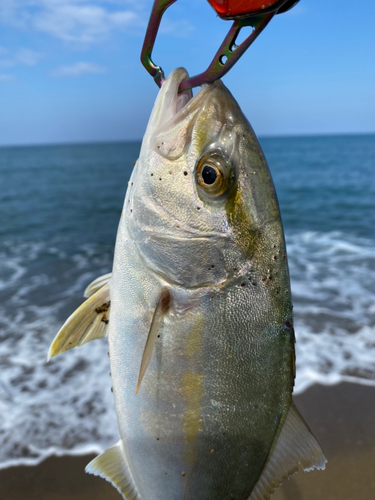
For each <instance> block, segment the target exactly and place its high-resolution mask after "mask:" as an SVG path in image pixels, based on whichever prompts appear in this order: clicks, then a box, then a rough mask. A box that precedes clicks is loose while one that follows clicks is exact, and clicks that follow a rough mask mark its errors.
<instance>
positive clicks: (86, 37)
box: [0, 0, 144, 44]
mask: <svg viewBox="0 0 375 500" xmlns="http://www.w3.org/2000/svg"><path fill="white" fill-rule="evenodd" d="M110 3H112V2H106V1H103V0H101V1H100V0H91V1H90V0H87V1H86V0H0V23H1V22H2V23H3V24H7V25H11V26H14V27H19V28H20V27H23V28H24V29H33V30H36V31H39V32H42V33H46V34H48V35H50V36H53V37H55V38H58V39H60V40H62V41H64V42H67V43H75V44H77V43H79V44H92V43H95V42H100V41H102V40H103V39H105V38H106V37H108V35H109V34H110V32H111V31H112V30H114V29H123V28H126V27H130V26H135V27H139V26H141V25H143V24H144V20H142V18H141V17H140V16H138V14H137V12H136V9H137V7H135V6H132V10H117V11H116V10H114V9H113V6H111V7H109V4H110ZM115 3H116V2H115ZM120 8H121V7H120ZM138 10H139V8H138Z"/></svg>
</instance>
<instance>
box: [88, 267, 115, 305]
mask: <svg viewBox="0 0 375 500" xmlns="http://www.w3.org/2000/svg"><path fill="white" fill-rule="evenodd" d="M111 276H112V273H108V274H103V276H99V278H96V279H95V280H94V281H93V282H92V283H90V284H89V286H88V287H87V288H86V290H85V293H84V294H83V296H84V297H86V299H88V298H89V297H91V295H94V293H96V292H97V291H98V290H100V289H101V288H102V287H103V286H104V285H106V284H107V283H109V280H110V279H111Z"/></svg>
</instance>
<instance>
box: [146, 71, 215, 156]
mask: <svg viewBox="0 0 375 500" xmlns="http://www.w3.org/2000/svg"><path fill="white" fill-rule="evenodd" d="M188 76H189V75H188V73H187V71H186V70H185V69H184V68H177V69H175V70H174V71H172V73H171V74H170V75H169V76H168V78H167V79H166V80H165V81H164V83H163V85H162V87H161V89H160V91H159V95H158V97H157V99H156V102H155V106H154V109H153V111H152V114H151V117H150V121H149V125H148V127H147V130H146V134H145V137H144V143H148V144H149V146H150V147H151V150H153V151H155V152H156V153H158V154H160V155H161V156H163V157H164V158H165V159H167V160H177V159H178V158H179V157H180V156H181V155H182V154H183V153H184V151H185V150H186V148H187V146H188V145H189V143H190V141H191V137H192V133H193V129H194V126H195V123H196V120H197V118H198V116H199V115H200V113H201V112H202V111H203V110H204V109H205V106H206V104H207V103H208V102H209V101H210V99H209V95H211V94H212V93H213V91H214V89H216V87H217V86H218V85H220V82H214V83H210V84H204V85H203V86H202V87H201V89H200V90H199V91H198V92H197V93H196V94H195V96H193V93H192V91H191V89H189V90H185V91H183V92H179V87H180V83H181V82H182V81H183V80H184V79H186V78H187V77H188Z"/></svg>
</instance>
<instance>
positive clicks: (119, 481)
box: [85, 440, 141, 500]
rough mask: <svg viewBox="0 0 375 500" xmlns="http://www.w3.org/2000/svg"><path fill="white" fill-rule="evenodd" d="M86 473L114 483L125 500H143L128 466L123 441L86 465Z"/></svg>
mask: <svg viewBox="0 0 375 500" xmlns="http://www.w3.org/2000/svg"><path fill="white" fill-rule="evenodd" d="M85 471H86V472H87V473H89V474H94V476H100V477H103V478H104V479H106V480H107V481H109V482H110V483H112V484H113V486H114V487H115V488H116V489H117V490H118V491H119V492H120V493H121V495H122V496H123V497H124V498H125V500H141V497H140V495H139V493H138V490H137V487H136V486H135V484H134V481H133V478H132V476H131V474H130V472H129V470H128V467H127V465H126V461H125V457H124V452H123V445H122V441H121V440H120V441H119V442H118V443H116V444H115V445H113V446H111V447H110V448H108V449H107V450H105V452H103V453H102V454H101V455H99V456H98V457H96V458H94V460H92V461H91V462H90V463H89V464H88V465H86V469H85Z"/></svg>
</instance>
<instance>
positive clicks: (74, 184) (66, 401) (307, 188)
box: [0, 135, 375, 468]
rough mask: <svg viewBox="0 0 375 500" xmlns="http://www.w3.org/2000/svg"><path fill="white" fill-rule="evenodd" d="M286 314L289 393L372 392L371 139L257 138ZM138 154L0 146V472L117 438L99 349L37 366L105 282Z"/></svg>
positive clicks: (118, 149) (374, 257) (374, 184)
mask: <svg viewBox="0 0 375 500" xmlns="http://www.w3.org/2000/svg"><path fill="white" fill-rule="evenodd" d="M260 142H261V144H262V147H263V149H264V152H265V155H266V158H267V160H268V163H269V166H270V169H271V172H272V175H273V179H274V182H275V185H276V190H277V194H278V198H279V202H280V207H281V213H282V218H283V224H284V230H285V234H286V240H287V248H288V258H289V266H290V271H291V291H292V295H293V303H294V315H295V330H296V338H297V344H296V351H297V378H296V387H295V392H296V393H301V392H303V391H304V390H306V389H307V388H308V387H309V386H311V385H312V384H315V383H320V384H336V383H339V382H341V381H349V382H356V383H359V384H367V385H375V250H374V249H375V232H374V226H375V175H374V172H375V135H366V136H365V135H363V136H359V135H358V136H349V135H348V136H326V137H288V138H263V139H261V141H260ZM139 149H140V143H139V142H134V143H113V144H82V145H62V146H35V147H3V148H0V186H1V190H0V221H1V224H0V468H4V467H9V466H11V465H17V464H35V463H38V462H40V461H41V460H42V459H44V458H45V457H47V456H49V455H52V454H55V455H64V454H80V453H87V452H100V451H102V450H103V449H105V448H106V447H108V446H109V445H110V444H113V443H114V442H116V441H117V440H118V428H117V422H116V415H115V411H114V405H113V399H112V393H111V381H110V377H109V360H108V357H107V351H108V349H107V341H106V339H100V340H96V341H95V342H91V343H89V344H87V345H84V346H82V347H80V348H79V349H74V350H73V351H70V352H69V353H65V354H63V355H61V356H58V357H57V358H55V359H53V360H52V361H51V362H50V363H48V364H47V363H46V357H47V351H48V348H49V345H50V343H51V341H52V340H53V338H54V336H55V335H56V333H57V331H58V330H59V328H60V326H61V325H62V324H63V323H64V321H65V320H66V318H67V317H68V316H69V314H70V313H72V312H73V311H74V310H75V309H76V307H77V306H78V305H79V304H80V303H81V302H82V301H83V297H82V294H83V290H84V289H85V287H86V286H87V284H88V283H90V281H91V280H93V279H94V278H96V277H97V276H99V275H101V274H105V273H107V272H110V271H111V263H112V258H113V249H114V244H115V237H116V231H117V225H118V221H119V217H120V213H121V209H122V203H123V199H124V195H125V190H126V187H127V182H128V179H129V176H130V173H131V171H132V168H133V163H134V161H135V160H136V159H137V156H138V153H139Z"/></svg>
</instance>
